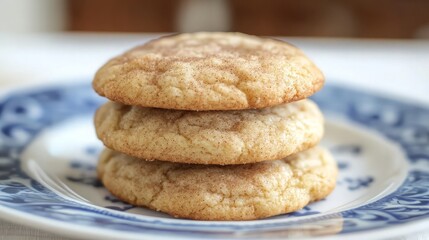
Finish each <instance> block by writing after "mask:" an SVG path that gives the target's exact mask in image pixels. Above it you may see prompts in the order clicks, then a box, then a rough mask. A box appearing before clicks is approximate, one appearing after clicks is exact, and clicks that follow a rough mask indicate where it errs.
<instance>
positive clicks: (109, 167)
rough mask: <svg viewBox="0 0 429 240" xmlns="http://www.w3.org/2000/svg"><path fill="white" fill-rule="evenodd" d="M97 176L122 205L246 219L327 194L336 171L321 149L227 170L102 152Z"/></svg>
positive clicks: (290, 209)
mask: <svg viewBox="0 0 429 240" xmlns="http://www.w3.org/2000/svg"><path fill="white" fill-rule="evenodd" d="M97 171H98V176H99V178H100V180H101V181H102V182H103V184H104V186H105V187H106V188H107V189H108V190H109V191H110V192H111V193H112V194H113V195H115V196H117V197H118V198H120V199H121V200H123V201H125V202H128V203H130V204H133V205H137V206H145V207H149V208H151V209H154V210H157V211H161V212H165V213H168V214H170V215H172V216H174V217H181V218H190V219H198V220H252V219H259V218H266V217H270V216H274V215H279V214H283V213H289V212H293V211H296V210H299V209H301V208H303V207H304V206H306V205H307V204H308V203H310V202H312V201H316V200H320V199H322V198H325V197H326V196H327V195H328V194H329V193H331V192H332V190H333V189H334V188H335V183H336V177H337V172H338V170H337V165H336V163H335V161H334V159H333V158H332V156H331V154H330V153H329V152H328V151H327V150H325V149H323V148H321V147H314V148H312V149H309V150H306V151H304V152H301V153H298V154H295V155H293V156H290V157H287V158H285V159H282V160H275V161H265V162H259V163H253V164H244V165H229V166H217V165H192V164H179V163H170V162H163V161H142V160H141V159H137V158H133V157H130V156H127V155H125V154H122V153H119V152H115V151H113V150H110V149H106V150H104V151H103V153H102V154H101V156H100V161H99V164H98V168H97Z"/></svg>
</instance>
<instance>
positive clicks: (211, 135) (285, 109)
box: [94, 99, 324, 165]
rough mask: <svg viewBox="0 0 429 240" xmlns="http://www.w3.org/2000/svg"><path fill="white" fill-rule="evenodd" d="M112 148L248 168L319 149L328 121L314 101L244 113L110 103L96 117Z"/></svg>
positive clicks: (147, 156)
mask: <svg viewBox="0 0 429 240" xmlns="http://www.w3.org/2000/svg"><path fill="white" fill-rule="evenodd" d="M94 122H95V128H96V132H97V136H98V138H99V139H100V140H101V141H102V142H103V143H104V144H105V145H106V146H107V147H109V148H111V149H114V150H116V151H119V152H123V153H126V154H128V155H131V156H134V157H139V158H143V159H149V160H155V159H156V160H164V161H170V162H181V163H196V164H220V165H228V164H243V163H254V162H260V161H265V160H274V159H281V158H284V157H287V156H289V155H291V154H293V153H296V152H299V151H302V150H305V149H308V148H310V147H312V146H314V145H316V144H317V143H318V142H319V141H320V139H321V138H322V135H323V122H324V121H323V116H322V114H321V112H320V111H319V109H318V107H317V106H316V105H315V104H314V103H313V102H312V101H311V100H307V99H306V100H301V101H297V102H293V103H288V104H282V105H278V106H275V107H271V108H264V109H257V110H241V111H198V112H197V111H182V110H165V109H157V108H143V107H136V106H127V105H123V104H119V103H114V102H108V103H106V104H105V105H103V106H102V107H101V108H100V109H99V110H97V112H96V114H95V119H94Z"/></svg>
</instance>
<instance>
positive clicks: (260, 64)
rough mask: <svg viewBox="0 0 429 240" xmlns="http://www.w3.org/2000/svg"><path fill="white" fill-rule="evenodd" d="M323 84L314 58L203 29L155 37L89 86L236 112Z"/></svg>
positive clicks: (119, 98)
mask: <svg viewBox="0 0 429 240" xmlns="http://www.w3.org/2000/svg"><path fill="white" fill-rule="evenodd" d="M323 83H324V77H323V74H322V73H321V71H320V70H319V69H318V68H317V67H316V66H315V65H314V63H313V62H312V61H311V60H309V59H308V58H307V57H306V56H305V55H304V54H303V53H302V52H301V51H300V50H299V49H297V48H296V47H294V46H292V45H289V44H287V43H285V42H283V41H279V40H274V39H267V38H259V37H256V36H250V35H245V34H240V33H204V32H202V33H188V34H179V35H173V36H168V37H163V38H160V39H156V40H153V41H150V42H148V43H146V44H144V45H142V46H139V47H136V48H133V49H131V50H129V51H127V52H125V53H124V54H122V55H120V56H117V57H115V58H113V59H111V60H110V61H109V62H107V63H106V64H105V65H104V66H102V67H101V69H99V70H98V72H97V73H96V75H95V77H94V80H93V87H94V89H95V91H96V92H97V93H99V94H100V95H101V96H105V97H107V98H109V99H110V100H112V101H115V102H121V103H123V104H125V105H138V106H143V107H156V108H165V109H181V110H239V109H249V108H264V107H269V106H274V105H277V104H281V103H287V102H293V101H297V100H300V99H304V98H307V97H308V96H310V95H312V94H313V93H315V92H316V91H318V90H319V89H320V88H321V87H322V86H323Z"/></svg>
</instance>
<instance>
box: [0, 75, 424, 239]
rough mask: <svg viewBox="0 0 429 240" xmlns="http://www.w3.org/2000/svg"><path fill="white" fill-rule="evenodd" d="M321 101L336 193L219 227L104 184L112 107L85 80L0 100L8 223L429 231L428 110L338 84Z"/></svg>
mask: <svg viewBox="0 0 429 240" xmlns="http://www.w3.org/2000/svg"><path fill="white" fill-rule="evenodd" d="M313 99H314V100H315V101H316V102H317V103H318V105H319V106H320V107H321V109H322V111H323V112H324V114H325V116H326V118H327V121H326V134H325V137H324V139H323V141H322V145H324V146H326V147H328V148H329V149H330V150H331V151H332V152H333V154H334V156H335V158H336V159H337V161H338V167H339V169H340V174H339V178H338V181H337V187H336V189H335V190H334V192H333V193H332V194H331V195H330V196H328V197H327V198H326V199H324V200H322V201H320V202H316V203H313V204H310V205H309V206H307V207H305V208H304V209H302V210H300V211H297V212H294V213H291V214H285V215H281V216H276V217H272V218H267V219H262V220H254V221H225V222H222V221H194V220H186V219H175V218H171V217H169V216H168V215H165V214H162V213H159V212H155V211H151V210H148V209H144V208H136V207H133V206H131V205H128V204H126V203H123V202H121V201H119V200H118V199H116V198H115V197H113V196H112V195H111V194H109V193H108V192H107V191H106V190H105V189H104V188H103V186H102V184H101V183H100V182H99V181H98V180H97V178H96V174H95V167H96V162H97V156H98V153H99V151H100V150H101V149H102V144H101V143H100V142H99V141H98V140H97V139H96V137H95V133H94V129H93V124H92V115H93V114H94V111H95V109H96V108H97V107H98V106H99V105H100V104H102V103H103V102H104V101H105V100H104V99H102V98H100V97H98V96H96V94H95V93H94V92H93V91H92V89H91V87H90V85H89V84H88V83H79V84H74V85H60V86H50V87H40V88H38V89H34V88H33V89H29V90H21V91H18V92H16V91H15V92H9V93H7V94H4V95H3V97H2V98H1V100H0V213H1V217H3V218H5V219H7V220H10V221H15V222H18V223H20V224H24V225H28V226H32V227H37V228H41V229H44V230H47V231H51V232H55V233H58V234H62V235H67V236H72V237H84V238H89V237H94V238H104V239H117V238H120V239H136V238H138V239H142V238H143V239H144V238H146V239H161V238H162V239H168V238H171V239H200V238H205V239H223V238H236V239H240V238H246V239H252V238H254V239H256V238H285V237H291V236H293V237H297V238H298V237H301V238H313V237H320V236H323V237H328V238H334V239H335V238H338V239H341V238H344V237H347V238H348V239H352V238H356V239H361V238H362V237H366V238H372V237H389V236H392V235H401V234H406V233H407V232H411V231H413V232H414V231H418V230H422V229H424V228H425V227H427V224H428V223H429V222H428V221H427V220H428V216H429V120H428V119H429V110H428V109H426V108H424V107H421V106H417V105H413V104H411V103H405V102H400V101H396V100H392V99H388V98H385V97H380V96H377V95H375V94H371V93H365V92H360V91H356V90H353V89H349V88H346V87H342V86H335V85H328V86H326V87H325V88H324V89H323V90H322V91H321V92H319V93H317V94H316V95H315V96H314V97H313Z"/></svg>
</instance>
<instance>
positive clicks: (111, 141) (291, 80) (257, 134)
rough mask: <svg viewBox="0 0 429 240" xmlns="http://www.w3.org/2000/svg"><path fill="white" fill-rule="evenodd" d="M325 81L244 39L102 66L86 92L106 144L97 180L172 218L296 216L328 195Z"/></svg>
mask: <svg viewBox="0 0 429 240" xmlns="http://www.w3.org/2000/svg"><path fill="white" fill-rule="evenodd" d="M323 83H324V77H323V75H322V73H321V72H320V70H319V69H318V68H317V67H316V66H315V65H314V64H313V63H312V62H311V61H310V60H309V59H308V58H307V57H306V56H305V55H304V54H303V53H302V52H301V51H300V50H298V49H297V48H295V47H293V46H291V45H289V44H287V43H285V42H282V41H278V40H273V39H264V38H258V37H255V36H249V35H245V34H239V33H193V34H180V35H174V36H169V37H163V38H160V39H157V40H154V41H151V42H149V43H146V44H144V45H142V46H139V47H136V48H134V49H131V50H129V51H127V52H125V53H124V54H122V55H120V56H118V57H116V58H113V59H112V60H110V61H109V62H108V63H106V64H105V65H104V66H103V67H102V68H101V69H100V70H99V71H98V72H97V74H96V76H95V78H94V81H93V87H94V89H95V91H96V92H97V93H99V94H100V95H102V96H105V97H107V98H108V99H110V100H111V101H112V102H108V103H106V104H105V105H103V106H102V107H101V108H100V109H99V110H98V111H97V113H96V115H95V127H96V132H97V136H98V137H99V139H100V140H101V141H102V142H103V143H104V145H105V146H106V147H107V149H106V150H104V152H103V153H102V154H101V157H100V161H99V165H98V175H99V178H100V179H101V181H102V182H103V184H104V185H105V187H106V188H107V189H108V190H109V191H110V192H111V193H112V194H114V195H115V196H117V197H118V198H120V199H121V200H123V201H125V202H128V203H131V204H133V205H138V206H145V207H148V208H151V209H154V210H157V211H162V212H165V213H168V214H170V215H173V216H175V217H183V218H191V219H201V220H249V219H258V218H264V217H269V216H274V215H278V214H283V213H288V212H292V211H295V210H298V209H301V208H303V207H304V206H305V205H307V204H308V203H310V202H312V201H316V200H319V199H322V198H324V197H326V196H327V195H328V194H329V193H330V192H331V191H332V190H333V188H334V187H335V180H336V175H337V168H336V163H335V162H334V160H333V159H332V157H331V155H330V154H329V153H328V152H327V151H326V150H324V149H323V148H321V147H315V146H316V145H317V144H318V143H319V141H320V140H321V138H322V135H323V116H322V114H321V112H320V111H319V109H318V107H317V106H316V105H315V104H314V103H313V102H312V101H311V100H307V99H306V98H307V97H309V96H310V95H312V94H313V93H315V92H316V91H318V90H319V89H320V88H321V87H322V86H323Z"/></svg>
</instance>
